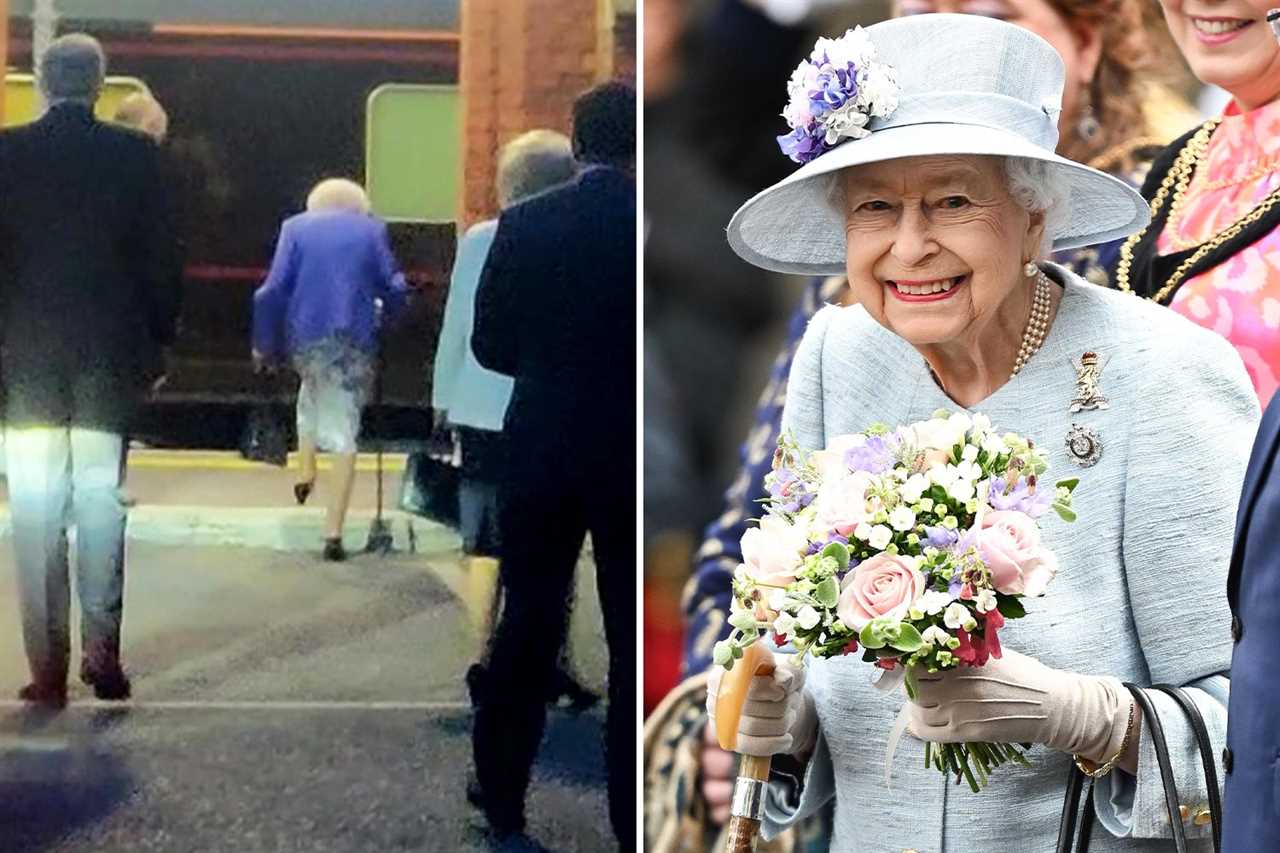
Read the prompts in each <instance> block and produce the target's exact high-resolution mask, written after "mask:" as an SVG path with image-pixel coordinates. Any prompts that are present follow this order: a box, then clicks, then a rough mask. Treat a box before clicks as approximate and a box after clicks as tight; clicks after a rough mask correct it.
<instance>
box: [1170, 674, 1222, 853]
mask: <svg viewBox="0 0 1280 853" xmlns="http://www.w3.org/2000/svg"><path fill="white" fill-rule="evenodd" d="M1153 689H1155V690H1159V691H1160V692H1162V693H1165V694H1167V695H1168V696H1169V698H1171V699H1173V701H1175V702H1177V703H1178V705H1180V706H1181V707H1182V710H1183V711H1184V712H1186V715H1187V720H1188V722H1190V724H1191V731H1192V732H1194V733H1195V736H1196V746H1197V747H1199V749H1200V762H1201V763H1202V764H1203V765H1204V784H1205V788H1206V789H1207V790H1208V796H1209V819H1210V820H1211V821H1212V822H1213V850H1214V853H1219V851H1220V850H1221V849H1222V794H1221V793H1220V792H1219V790H1218V768H1217V765H1216V764H1214V759H1213V746H1212V745H1211V744H1210V742H1209V728H1208V727H1207V726H1206V725H1205V724H1204V715H1203V714H1201V713H1200V709H1199V708H1198V707H1196V703H1195V702H1193V701H1192V700H1191V697H1190V696H1188V695H1187V692H1186V691H1185V690H1183V689H1182V688H1180V687H1175V686H1174V685H1172V684H1157V685H1155V686H1154V688H1153Z"/></svg>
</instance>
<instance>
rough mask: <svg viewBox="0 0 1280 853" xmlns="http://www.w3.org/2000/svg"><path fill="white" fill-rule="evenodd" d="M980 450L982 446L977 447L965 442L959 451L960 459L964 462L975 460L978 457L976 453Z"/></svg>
mask: <svg viewBox="0 0 1280 853" xmlns="http://www.w3.org/2000/svg"><path fill="white" fill-rule="evenodd" d="M981 450H982V448H980V447H978V445H976V444H966V445H965V446H964V450H962V451H960V459H961V460H962V461H963V462H966V463H972V462H976V461H977V459H978V453H980V452H981Z"/></svg>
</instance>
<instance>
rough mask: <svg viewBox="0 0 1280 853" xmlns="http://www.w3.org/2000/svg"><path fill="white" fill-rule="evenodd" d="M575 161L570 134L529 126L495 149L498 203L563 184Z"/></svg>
mask: <svg viewBox="0 0 1280 853" xmlns="http://www.w3.org/2000/svg"><path fill="white" fill-rule="evenodd" d="M576 168H577V165H576V164H575V162H574V159H573V145H572V143H570V142H569V137H567V136H565V135H564V134H563V133H556V132H555V131H554V130H531V131H529V132H528V133H524V134H521V135H520V136H517V137H516V138H515V139H513V140H511V141H510V142H508V143H507V144H506V145H504V146H502V150H501V151H500V152H499V153H498V176H497V185H498V204H499V205H500V206H501V207H510V206H511V205H513V204H515V203H516V202H519V201H523V200H525V199H526V198H529V197H530V196H533V195H537V194H538V193H540V192H543V191H545V190H549V189H551V188H552V187H554V186H558V185H560V184H563V183H564V182H565V181H568V180H569V179H570V178H572V177H573V174H574V171H575V170H576Z"/></svg>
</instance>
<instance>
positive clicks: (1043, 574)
mask: <svg viewBox="0 0 1280 853" xmlns="http://www.w3.org/2000/svg"><path fill="white" fill-rule="evenodd" d="M978 550H979V551H981V553H982V559H983V561H984V562H985V563H986V564H987V567H988V568H990V569H991V582H992V584H993V585H994V586H995V588H996V591H997V592H1002V593H1004V594H1005V595H1026V596H1037V595H1044V590H1045V587H1047V586H1048V585H1049V581H1051V580H1053V576H1054V575H1055V574H1057V572H1058V558H1057V557H1055V556H1054V555H1053V552H1052V551H1050V550H1049V549H1048V548H1045V547H1044V546H1043V545H1041V544H1040V528H1039V527H1038V526H1036V523H1035V521H1034V520H1033V519H1032V518H1031V517H1030V516H1029V515H1026V514H1025V513H1021V512H1012V511H1003V510H1002V511H998V512H989V513H987V514H986V516H985V517H984V518H983V519H982V535H981V537H980V539H979V543H978Z"/></svg>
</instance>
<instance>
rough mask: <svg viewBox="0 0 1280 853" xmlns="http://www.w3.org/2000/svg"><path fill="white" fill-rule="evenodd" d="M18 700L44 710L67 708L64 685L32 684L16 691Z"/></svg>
mask: <svg viewBox="0 0 1280 853" xmlns="http://www.w3.org/2000/svg"><path fill="white" fill-rule="evenodd" d="M18 698H19V699H21V700H22V701H23V702H30V703H31V704H32V705H43V706H44V707H46V708H59V709H61V708H65V707H67V688H66V685H62V686H58V685H53V684H38V683H36V682H32V683H31V684H28V685H27V686H26V687H24V688H22V689H21V690H19V691H18Z"/></svg>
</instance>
